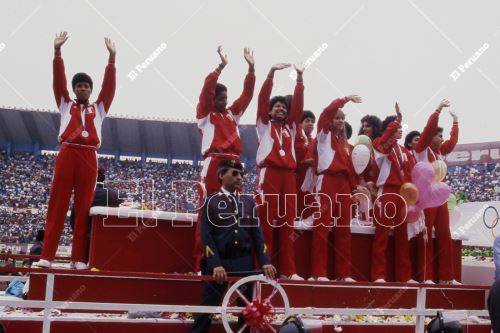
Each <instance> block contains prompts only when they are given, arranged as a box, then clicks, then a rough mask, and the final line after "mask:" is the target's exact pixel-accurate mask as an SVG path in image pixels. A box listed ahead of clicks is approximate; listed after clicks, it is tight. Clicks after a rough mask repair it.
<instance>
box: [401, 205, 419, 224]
mask: <svg viewBox="0 0 500 333" xmlns="http://www.w3.org/2000/svg"><path fill="white" fill-rule="evenodd" d="M421 213H422V208H420V207H418V206H417V205H410V206H405V207H404V208H403V210H402V211H401V214H402V216H401V217H402V218H404V217H405V215H406V223H415V222H417V221H418V219H419V217H420V214H421Z"/></svg>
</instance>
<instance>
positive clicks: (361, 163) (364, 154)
mask: <svg viewBox="0 0 500 333" xmlns="http://www.w3.org/2000/svg"><path fill="white" fill-rule="evenodd" d="M351 158H352V164H353V165H354V171H356V173H357V174H358V175H360V174H361V173H362V172H363V171H365V169H366V167H367V166H368V163H369V162H370V149H369V148H368V147H367V146H365V145H357V146H356V147H354V149H353V150H352V155H351Z"/></svg>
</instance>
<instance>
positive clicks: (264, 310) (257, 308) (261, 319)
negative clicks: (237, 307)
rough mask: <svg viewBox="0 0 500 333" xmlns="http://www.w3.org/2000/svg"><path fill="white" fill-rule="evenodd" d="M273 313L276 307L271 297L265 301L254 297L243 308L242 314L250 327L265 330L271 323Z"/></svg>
mask: <svg viewBox="0 0 500 333" xmlns="http://www.w3.org/2000/svg"><path fill="white" fill-rule="evenodd" d="M273 313H274V308H273V305H272V304H271V301H269V299H265V300H264V301H263V302H261V301H260V300H258V299H254V300H253V301H252V302H251V303H249V304H247V306H246V307H245V308H244V309H243V312H242V315H243V317H244V318H245V324H247V325H248V326H249V327H250V328H254V329H258V330H263V329H264V328H266V327H268V326H269V325H270V324H271V322H272V320H273Z"/></svg>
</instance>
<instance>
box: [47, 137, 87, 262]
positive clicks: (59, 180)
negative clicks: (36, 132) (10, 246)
mask: <svg viewBox="0 0 500 333" xmlns="http://www.w3.org/2000/svg"><path fill="white" fill-rule="evenodd" d="M96 180H97V155H96V150H95V148H93V147H85V146H76V145H69V144H64V143H63V144H62V145H61V149H60V150H59V154H58V155H57V158H56V162H55V168H54V177H53V179H52V185H51V188H50V199H49V208H48V211H47V222H46V224H45V239H44V242H43V250H42V256H41V258H42V259H45V260H49V261H52V260H54V257H55V255H56V251H57V246H58V244H59V239H60V238H61V234H62V231H63V229H64V221H65V220H66V215H67V213H68V208H69V201H70V198H71V192H73V190H74V203H75V226H74V231H73V246H72V249H71V260H72V261H74V262H87V235H88V216H89V210H90V206H91V205H92V200H93V199H94V191H95V184H96Z"/></svg>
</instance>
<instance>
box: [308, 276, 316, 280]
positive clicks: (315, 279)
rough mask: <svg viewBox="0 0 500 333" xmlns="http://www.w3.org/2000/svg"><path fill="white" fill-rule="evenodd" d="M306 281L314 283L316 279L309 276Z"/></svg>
mask: <svg viewBox="0 0 500 333" xmlns="http://www.w3.org/2000/svg"><path fill="white" fill-rule="evenodd" d="M307 281H316V279H315V278H313V277H312V276H311V277H310V278H309V279H307Z"/></svg>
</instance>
